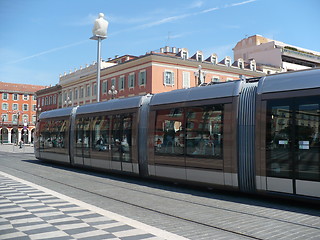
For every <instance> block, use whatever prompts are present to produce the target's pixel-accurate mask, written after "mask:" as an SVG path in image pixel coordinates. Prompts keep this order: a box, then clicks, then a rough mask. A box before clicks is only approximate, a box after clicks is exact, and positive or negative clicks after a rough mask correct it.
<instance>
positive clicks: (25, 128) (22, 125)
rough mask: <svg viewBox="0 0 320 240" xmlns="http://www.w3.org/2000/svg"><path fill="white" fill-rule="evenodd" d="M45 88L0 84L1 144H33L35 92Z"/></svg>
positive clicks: (35, 108)
mask: <svg viewBox="0 0 320 240" xmlns="http://www.w3.org/2000/svg"><path fill="white" fill-rule="evenodd" d="M43 88H45V87H44V86H38V85H28V84H16V83H5V82H0V116H1V125H0V142H1V143H16V144H17V143H19V142H20V141H23V142H24V143H31V142H33V133H34V129H35V122H36V111H37V107H36V95H35V92H36V91H39V90H40V89H43Z"/></svg>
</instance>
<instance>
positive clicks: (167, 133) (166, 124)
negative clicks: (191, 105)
mask: <svg viewBox="0 0 320 240" xmlns="http://www.w3.org/2000/svg"><path fill="white" fill-rule="evenodd" d="M154 136H155V139H154V141H155V152H156V153H163V154H183V153H184V131H183V109H182V108H173V109H166V110H160V111H157V120H156V127H155V134H154Z"/></svg>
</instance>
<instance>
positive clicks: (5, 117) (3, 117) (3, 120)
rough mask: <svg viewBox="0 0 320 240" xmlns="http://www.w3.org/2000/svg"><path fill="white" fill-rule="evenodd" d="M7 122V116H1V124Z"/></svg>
mask: <svg viewBox="0 0 320 240" xmlns="http://www.w3.org/2000/svg"><path fill="white" fill-rule="evenodd" d="M8 120H9V118H8V114H2V117H1V121H2V122H8Z"/></svg>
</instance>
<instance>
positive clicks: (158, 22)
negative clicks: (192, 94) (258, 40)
mask: <svg viewBox="0 0 320 240" xmlns="http://www.w3.org/2000/svg"><path fill="white" fill-rule="evenodd" d="M255 1H256V0H247V1H242V2H238V3H233V4H230V5H226V6H224V7H223V8H228V7H235V6H240V5H244V4H248V3H252V2H255ZM202 6H203V1H201V0H199V1H195V2H193V3H192V4H191V5H190V6H189V8H201V7H202ZM219 9H221V8H219V7H212V8H207V9H203V10H201V11H198V12H192V13H185V14H180V15H175V16H170V17H165V18H162V19H160V20H156V21H151V22H148V23H144V24H140V25H137V26H134V27H132V28H127V29H123V30H120V31H118V32H113V33H112V34H109V36H114V35H116V34H119V33H123V32H127V31H132V30H138V29H146V28H150V27H154V26H158V25H162V24H166V23H171V22H174V21H177V20H180V19H184V18H188V17H191V16H196V15H199V14H206V13H209V12H212V11H217V10H219ZM96 18H97V16H95V15H93V14H89V15H88V16H86V17H85V18H84V19H83V20H81V21H78V22H77V23H75V22H74V23H71V24H73V25H75V24H76V25H78V26H84V25H89V24H93V22H94V20H95V19H96ZM119 19H121V18H115V17H111V19H110V20H111V21H119ZM145 19H146V18H139V19H136V21H135V22H140V21H144V20H145ZM131 21H133V19H131ZM178 37H179V35H177V36H176V38H178ZM171 38H174V36H171ZM88 41H89V40H84V41H80V42H75V43H71V44H68V45H65V46H61V47H57V48H52V49H49V50H46V51H43V52H39V53H36V54H33V55H30V56H27V57H22V58H19V59H17V60H14V61H11V62H9V64H14V63H19V62H22V61H26V60H29V59H32V58H36V57H39V56H42V55H46V54H49V53H53V52H57V51H60V50H63V49H66V48H70V47H74V46H77V45H80V44H83V43H86V42H88Z"/></svg>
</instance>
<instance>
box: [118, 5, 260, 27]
mask: <svg viewBox="0 0 320 240" xmlns="http://www.w3.org/2000/svg"><path fill="white" fill-rule="evenodd" d="M255 1H256V0H248V1H243V2H239V3H233V4H231V5H226V6H225V7H224V8H228V7H235V6H240V5H243V4H247V3H251V2H255ZM202 5H203V2H202V1H197V2H194V4H193V6H194V7H195V6H199V7H201V6H202ZM219 9H221V8H219V7H213V8H207V9H204V10H201V11H198V12H192V13H185V14H181V15H175V16H171V17H165V18H162V19H160V20H156V21H153V22H149V23H146V24H142V25H138V26H136V27H134V28H130V29H127V30H137V29H145V28H150V27H153V26H157V25H161V24H165V23H170V22H174V21H177V20H180V19H184V18H188V17H191V16H196V15H199V14H205V13H209V12H212V11H217V10H219ZM127 30H126V31H127ZM121 32H122V31H121Z"/></svg>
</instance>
